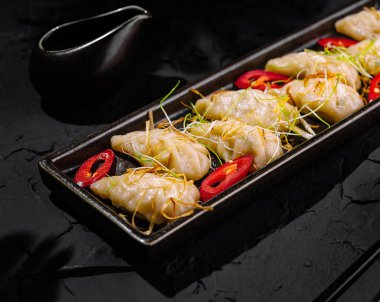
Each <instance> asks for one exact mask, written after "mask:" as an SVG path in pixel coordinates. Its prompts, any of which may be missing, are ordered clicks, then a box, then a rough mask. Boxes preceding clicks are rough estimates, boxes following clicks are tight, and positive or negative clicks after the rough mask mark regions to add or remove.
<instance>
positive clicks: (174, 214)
mask: <svg viewBox="0 0 380 302" xmlns="http://www.w3.org/2000/svg"><path fill="white" fill-rule="evenodd" d="M90 188H91V190H92V191H93V192H94V193H95V194H96V195H99V196H100V197H101V198H104V199H110V200H111V202H112V204H113V205H114V206H116V207H118V208H120V209H123V210H126V211H128V212H130V213H132V214H135V215H136V216H138V217H140V218H144V219H146V220H148V221H150V222H153V223H156V224H162V223H165V222H169V221H171V220H175V219H177V218H179V217H183V216H187V215H190V214H192V213H193V210H194V209H195V208H196V207H199V205H198V201H199V191H198V189H197V187H196V186H195V185H194V184H193V182H192V181H185V180H183V179H177V178H174V177H169V176H163V175H158V174H155V173H147V171H144V170H132V171H129V172H127V173H126V174H123V175H121V176H112V177H104V178H102V179H101V180H98V181H97V182H95V183H93V184H92V185H91V186H90Z"/></svg>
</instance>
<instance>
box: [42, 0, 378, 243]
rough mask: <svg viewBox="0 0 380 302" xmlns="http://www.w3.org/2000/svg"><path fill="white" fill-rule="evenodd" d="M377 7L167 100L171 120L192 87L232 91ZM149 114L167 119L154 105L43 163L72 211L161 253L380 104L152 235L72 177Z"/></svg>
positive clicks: (369, 117) (121, 161)
mask: <svg viewBox="0 0 380 302" xmlns="http://www.w3.org/2000/svg"><path fill="white" fill-rule="evenodd" d="M375 4H376V3H375V2H374V1H368V0H366V1H359V2H357V3H355V4H353V5H351V6H349V7H346V8H345V9H343V10H341V11H339V12H337V13H335V14H333V15H331V16H329V17H327V18H325V19H323V20H321V21H318V22H317V23H315V24H313V25H311V26H309V27H307V28H305V29H303V30H301V31H298V32H296V33H294V34H291V35H289V36H287V37H285V38H283V39H281V40H279V41H277V42H275V43H273V44H271V45H268V46H266V47H263V48H262V49H259V50H256V51H255V52H254V53H253V54H252V55H250V56H248V57H245V58H244V59H242V60H240V61H238V62H236V63H234V64H232V65H230V66H228V67H226V68H224V69H222V70H220V71H218V72H216V73H214V74H212V75H210V76H208V77H207V78H205V79H204V80H202V81H200V82H198V83H195V84H192V85H188V86H186V87H184V88H182V89H181V90H180V91H178V92H176V93H175V94H174V95H172V96H171V97H170V98H169V99H167V100H166V101H165V103H164V106H165V110H166V111H167V113H168V115H169V116H170V118H171V119H176V118H178V117H180V116H184V115H185V114H186V112H187V110H188V109H186V108H185V107H184V106H183V105H182V104H181V102H182V103H189V102H195V101H196V95H194V94H193V93H191V92H190V91H189V90H190V88H193V89H196V90H198V91H200V92H202V93H203V94H204V95H207V94H209V93H212V92H214V91H216V90H219V89H221V88H231V87H232V82H233V81H234V79H236V78H237V77H238V76H239V75H240V74H242V73H243V72H244V71H246V70H249V69H253V68H262V67H263V66H264V65H265V63H266V62H267V61H268V60H269V59H271V58H274V57H278V56H281V55H284V54H286V53H290V52H295V51H299V50H302V49H304V48H312V47H315V45H316V41H317V39H319V38H320V37H321V36H329V35H332V34H334V23H335V21H336V20H338V19H340V18H342V17H344V16H345V15H348V14H351V13H353V12H356V11H359V10H361V9H362V8H363V6H373V5H375ZM148 111H152V112H153V115H154V118H155V120H156V121H160V120H163V119H164V115H163V112H162V111H161V109H160V106H159V101H156V102H153V103H151V104H150V105H147V106H145V107H144V108H141V109H140V110H138V111H136V112H134V113H132V114H130V115H128V116H126V117H125V118H123V119H121V120H119V121H117V122H115V123H113V124H111V125H109V126H108V127H107V128H105V129H103V130H101V131H99V132H97V133H95V134H93V135H90V136H89V137H87V138H85V139H83V140H82V141H79V142H76V143H73V144H71V145H69V146H67V147H65V148H62V149H60V150H58V151H55V152H54V153H52V154H49V155H48V156H46V157H44V158H43V159H42V160H41V161H40V162H39V166H40V170H41V173H42V175H43V177H44V180H45V183H46V184H47V185H48V186H49V187H50V188H51V190H52V191H53V192H54V193H55V194H57V195H60V196H61V197H60V199H61V200H63V201H64V202H65V204H66V206H67V208H68V209H70V210H72V211H74V212H76V213H78V214H79V215H81V216H82V217H83V219H85V220H86V219H87V221H89V222H90V223H91V224H92V226H94V227H95V228H97V229H98V230H99V231H102V233H103V234H104V235H105V236H107V237H112V238H113V239H116V241H119V242H123V243H125V245H128V244H130V242H131V241H132V242H134V243H137V246H139V247H143V248H144V249H145V248H149V249H152V248H153V247H154V248H155V249H154V250H156V248H157V249H161V248H163V247H168V246H170V245H172V244H174V243H178V242H179V241H180V240H181V239H183V238H186V237H187V236H188V235H191V234H194V233H195V232H197V231H199V230H203V231H205V232H207V230H205V228H204V227H205V226H206V225H208V224H209V225H211V223H212V221H213V220H214V219H219V218H220V217H222V216H221V215H223V214H226V213H230V212H231V211H232V209H233V208H234V207H235V206H238V205H239V206H244V203H246V202H251V197H250V196H251V195H252V194H253V193H257V192H260V191H264V190H267V189H268V186H269V185H272V184H274V182H275V181H278V180H279V179H281V178H282V177H285V176H287V175H289V174H290V173H294V171H295V170H296V169H299V168H302V167H303V166H304V165H305V164H306V163H307V162H310V161H311V160H313V159H314V158H316V157H318V156H320V155H321V154H323V153H324V152H326V151H328V150H329V149H331V148H332V147H334V146H336V145H337V144H339V143H342V142H343V141H344V140H345V139H347V138H348V137H350V136H352V135H353V134H354V133H357V132H358V131H363V129H365V128H366V127H368V126H370V125H371V124H372V123H373V122H374V121H375V120H376V119H377V117H378V115H379V113H380V102H379V101H374V102H371V103H370V104H368V105H366V106H365V107H364V108H362V109H361V110H360V111H358V112H356V113H355V114H353V115H351V116H349V117H348V118H346V119H344V120H342V121H340V122H338V123H336V124H334V125H333V126H331V127H330V128H328V129H325V130H323V131H321V132H320V133H318V134H317V135H316V136H315V137H313V138H312V139H309V140H307V141H304V142H302V143H300V144H299V145H297V146H296V147H295V148H294V149H293V150H291V151H289V152H287V153H286V154H284V155H283V156H282V157H280V158H279V159H277V160H275V161H273V162H271V163H270V164H268V165H267V166H265V167H264V168H262V169H260V170H258V171H257V172H255V173H252V174H250V175H249V176H248V177H246V178H245V179H244V180H243V181H241V182H239V183H238V184H236V185H235V186H233V187H231V188H230V189H228V190H227V191H225V192H224V193H222V194H220V195H218V196H217V197H216V198H213V199H212V200H210V201H209V202H208V204H210V205H211V206H212V207H213V208H214V211H211V212H209V211H199V212H196V213H195V214H194V215H192V216H190V217H187V218H182V219H179V220H177V221H175V222H172V223H170V224H168V225H166V226H163V227H160V228H155V229H154V231H153V232H152V233H151V234H149V235H146V234H144V232H143V231H141V230H138V229H136V228H134V227H132V225H131V224H130V223H129V222H128V220H126V219H124V218H122V217H121V216H120V215H119V214H120V211H118V210H117V209H116V208H114V207H113V206H112V205H111V204H110V203H109V202H107V201H105V200H101V199H100V198H98V197H96V196H95V195H94V194H93V193H92V192H91V191H89V190H88V189H84V188H81V187H79V186H78V185H76V184H75V183H74V182H73V180H72V178H73V175H74V173H75V171H76V169H77V168H78V167H79V166H80V164H81V163H82V162H83V161H84V160H85V159H87V158H88V157H90V156H93V155H95V154H97V153H99V152H101V151H102V150H104V149H106V148H109V147H110V138H111V136H113V135H116V134H124V133H127V132H130V131H135V130H145V121H146V120H147V114H146V113H147V112H148ZM134 166H136V163H134V162H133V161H129V160H128V159H127V158H126V157H122V156H121V155H120V154H119V155H117V156H116V171H115V172H114V173H116V174H117V173H121V172H122V171H125V169H126V168H127V167H134ZM75 197H77V198H75ZM140 227H141V228H142V229H143V228H144V227H145V226H144V223H141V226H140ZM129 247H130V246H129Z"/></svg>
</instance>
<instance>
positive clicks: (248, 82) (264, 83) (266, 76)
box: [234, 69, 290, 91]
mask: <svg viewBox="0 0 380 302" xmlns="http://www.w3.org/2000/svg"><path fill="white" fill-rule="evenodd" d="M289 80H290V78H289V77H287V76H284V75H282V74H278V73H275V72H271V71H265V70H261V69H254V70H250V71H247V72H246V73H243V74H242V75H241V76H240V77H238V78H237V79H236V81H235V83H234V84H235V86H236V87H238V88H240V89H247V88H249V87H251V88H253V89H259V90H262V91H264V90H265V89H266V88H267V87H270V88H280V87H281V86H282V85H280V84H279V83H278V82H284V83H286V82H289ZM253 82H255V83H254V84H252V83H253ZM271 82H274V83H271ZM276 82H277V83H276Z"/></svg>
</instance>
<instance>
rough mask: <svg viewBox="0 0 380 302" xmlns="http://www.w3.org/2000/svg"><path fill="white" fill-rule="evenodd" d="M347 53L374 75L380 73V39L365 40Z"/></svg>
mask: <svg viewBox="0 0 380 302" xmlns="http://www.w3.org/2000/svg"><path fill="white" fill-rule="evenodd" d="M347 53H348V54H349V55H351V56H354V58H355V59H356V61H357V62H358V63H359V64H361V65H362V66H363V68H364V69H365V70H366V71H367V72H368V73H370V74H372V75H377V74H378V73H380V38H379V39H374V40H364V41H362V42H360V43H358V44H355V45H352V46H350V47H349V48H348V50H347Z"/></svg>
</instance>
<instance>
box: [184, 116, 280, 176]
mask: <svg viewBox="0 0 380 302" xmlns="http://www.w3.org/2000/svg"><path fill="white" fill-rule="evenodd" d="M190 133H191V134H192V135H194V136H195V137H196V138H197V139H198V140H199V141H200V142H202V143H203V144H205V145H207V146H209V147H210V148H211V149H212V150H214V151H215V152H216V153H217V154H218V156H219V157H220V158H222V159H223V160H224V161H226V162H227V161H230V160H233V159H236V158H238V157H240V156H244V155H249V154H251V155H253V164H254V166H255V168H256V169H259V168H262V167H264V166H265V165H266V164H267V163H268V162H270V161H272V160H274V159H276V158H278V157H280V156H281V155H282V154H283V151H282V148H281V141H280V139H279V137H278V136H277V135H275V134H274V133H273V132H272V131H269V130H267V129H262V128H260V127H257V126H249V125H247V124H245V123H242V122H239V121H236V120H228V121H214V122H211V123H202V124H195V125H194V126H193V127H191V129H190Z"/></svg>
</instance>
